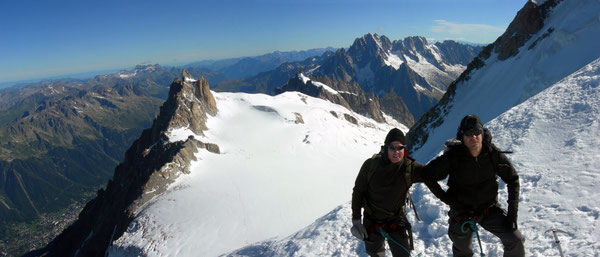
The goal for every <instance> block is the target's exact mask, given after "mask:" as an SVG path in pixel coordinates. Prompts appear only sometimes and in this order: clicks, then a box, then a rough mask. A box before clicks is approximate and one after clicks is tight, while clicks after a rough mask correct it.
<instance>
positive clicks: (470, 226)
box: [460, 217, 485, 257]
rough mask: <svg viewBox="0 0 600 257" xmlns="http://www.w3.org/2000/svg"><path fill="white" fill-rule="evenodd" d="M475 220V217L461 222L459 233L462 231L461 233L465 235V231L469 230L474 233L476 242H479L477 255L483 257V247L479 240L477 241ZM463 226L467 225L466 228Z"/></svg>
mask: <svg viewBox="0 0 600 257" xmlns="http://www.w3.org/2000/svg"><path fill="white" fill-rule="evenodd" d="M475 218H476V217H474V218H473V219H470V220H466V221H465V222H463V223H462V225H461V226H460V231H462V232H463V233H467V231H468V230H469V229H471V231H473V232H475V235H477V242H479V250H480V251H481V252H480V254H479V255H480V256H481V257H484V256H485V254H484V253H483V247H481V239H479V232H478V229H477V223H476V222H475ZM465 225H468V227H466V228H465Z"/></svg>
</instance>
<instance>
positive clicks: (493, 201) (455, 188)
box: [422, 115, 525, 257]
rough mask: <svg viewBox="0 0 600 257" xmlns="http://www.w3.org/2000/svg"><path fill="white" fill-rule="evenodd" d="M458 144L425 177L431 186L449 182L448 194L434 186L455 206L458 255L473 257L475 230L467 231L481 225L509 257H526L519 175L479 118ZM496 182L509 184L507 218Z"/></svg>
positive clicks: (451, 231)
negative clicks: (519, 216)
mask: <svg viewBox="0 0 600 257" xmlns="http://www.w3.org/2000/svg"><path fill="white" fill-rule="evenodd" d="M456 139H457V140H458V141H460V142H458V141H457V144H455V145H452V146H449V147H448V149H447V150H446V151H445V152H444V154H443V155H442V156H440V157H438V158H436V159H435V160H433V161H431V162H429V163H428V164H427V165H426V166H425V168H424V171H423V173H422V176H423V177H424V178H425V179H426V180H430V181H438V180H443V179H445V178H446V177H448V190H447V191H446V192H444V191H442V190H441V187H440V186H439V184H438V183H435V184H434V186H435V187H438V189H434V188H431V191H432V192H433V193H434V194H435V195H436V196H437V197H438V198H440V200H442V201H443V202H444V203H446V204H448V205H449V206H450V211H449V212H448V215H449V217H450V219H449V225H448V236H449V237H450V240H452V253H453V255H454V256H455V257H456V256H472V255H473V250H472V249H471V241H472V240H473V237H472V235H473V229H468V226H467V229H465V224H466V223H470V224H472V225H473V226H475V227H476V225H475V224H479V225H480V226H481V227H483V228H484V229H485V230H487V231H489V232H491V233H492V234H494V235H495V236H496V237H498V238H499V239H500V241H502V244H503V246H504V256H524V255H525V252H524V247H523V236H522V235H521V232H520V231H519V229H518V228H517V209H518V204H519V176H518V175H517V172H516V171H515V169H514V167H513V166H512V164H511V163H510V161H509V160H508V158H506V155H505V154H504V153H503V152H501V151H500V150H498V148H496V146H494V144H493V143H492V135H491V133H490V132H489V131H488V130H487V129H486V128H485V127H483V124H482V123H481V120H480V119H479V118H478V117H477V116H475V115H467V116H465V117H464V118H463V119H462V121H461V122H460V126H459V127H458V131H457V132H456ZM496 176H499V177H500V178H501V179H502V180H503V181H504V183H506V187H507V191H508V211H507V212H505V211H504V210H503V209H501V208H500V204H499V203H498V181H497V178H496ZM428 186H429V183H428ZM430 187H431V186H430ZM440 192H441V193H440ZM475 231H476V229H475Z"/></svg>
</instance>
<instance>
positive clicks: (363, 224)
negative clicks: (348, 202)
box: [351, 128, 439, 257]
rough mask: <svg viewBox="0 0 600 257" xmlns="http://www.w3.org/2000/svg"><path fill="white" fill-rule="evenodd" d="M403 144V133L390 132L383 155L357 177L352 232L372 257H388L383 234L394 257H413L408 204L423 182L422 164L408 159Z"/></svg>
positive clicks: (353, 196) (367, 164) (361, 169)
mask: <svg viewBox="0 0 600 257" xmlns="http://www.w3.org/2000/svg"><path fill="white" fill-rule="evenodd" d="M404 142H405V140H404V134H403V133H402V131H400V130H399V129H397V128H394V129H392V130H390V132H389V133H388V134H387V136H386V138H385V142H384V145H383V146H382V147H381V152H380V153H379V154H378V155H376V156H374V157H372V158H369V159H367V160H366V161H365V162H364V163H363V165H362V167H361V168H360V171H359V172H358V176H357V177H356V182H355V184H354V189H353V191H352V224H353V226H352V229H351V232H352V234H353V235H354V236H355V237H357V238H358V239H360V240H363V241H364V243H365V250H366V252H367V254H369V255H370V256H380V257H381V256H385V239H386V238H385V237H384V233H385V234H386V235H387V236H389V237H390V238H391V239H392V240H393V241H390V239H389V238H388V246H389V247H390V250H391V252H392V255H393V256H395V257H396V256H409V255H410V250H411V248H412V247H411V246H412V240H411V239H412V232H411V231H410V224H409V223H408V221H407V219H406V208H405V203H406V200H407V195H408V190H409V189H410V186H411V185H412V183H416V182H423V179H421V175H420V174H421V171H422V169H423V164H421V163H418V162H416V161H414V160H413V159H411V158H409V157H408V155H407V154H406V149H405V146H404ZM435 184H437V183H435ZM438 186H439V185H438ZM363 208H364V219H362V220H361V217H362V210H363ZM382 231H383V232H384V233H382ZM394 241H395V242H394Z"/></svg>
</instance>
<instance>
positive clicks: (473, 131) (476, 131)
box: [463, 129, 483, 137]
mask: <svg viewBox="0 0 600 257" xmlns="http://www.w3.org/2000/svg"><path fill="white" fill-rule="evenodd" d="M481 134H483V130H482V129H469V130H463V135H465V136H467V137H470V136H472V135H475V136H479V135H481Z"/></svg>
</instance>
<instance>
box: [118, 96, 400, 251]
mask: <svg viewBox="0 0 600 257" xmlns="http://www.w3.org/2000/svg"><path fill="white" fill-rule="evenodd" d="M214 95H215V99H216V102H217V107H218V110H219V113H218V115H217V116H216V117H209V119H208V121H207V124H206V125H207V127H208V130H206V131H204V133H205V137H203V136H199V135H194V136H195V137H196V138H199V139H201V140H202V141H208V142H213V143H216V144H218V145H219V147H220V150H221V154H212V153H209V152H205V153H202V152H203V151H200V153H198V154H196V157H197V158H198V161H197V162H194V163H192V164H191V165H192V166H191V167H192V168H191V173H190V174H189V175H181V176H180V177H179V179H178V180H177V181H176V182H175V183H174V184H172V185H171V186H170V188H169V190H168V191H167V192H166V193H165V194H163V195H161V196H159V197H156V198H155V199H154V200H152V201H151V202H149V203H148V204H147V205H146V206H144V207H143V208H140V209H139V211H138V213H136V217H135V219H134V220H133V222H132V223H131V224H130V226H129V228H128V229H127V231H126V232H125V234H124V235H123V236H121V237H120V238H119V239H118V240H116V241H115V242H114V244H113V246H112V247H111V248H110V249H109V251H108V252H109V255H110V256H132V255H139V254H143V255H145V256H217V255H219V254H224V253H227V252H229V251H232V250H234V249H238V248H240V247H243V246H245V245H248V244H251V243H254V242H257V241H261V240H266V239H269V238H276V237H284V236H287V235H289V234H290V233H292V232H294V231H297V230H299V229H301V228H303V227H305V226H307V225H309V224H310V223H311V222H313V221H314V220H315V219H316V218H318V217H320V216H322V215H323V214H324V213H327V212H329V211H331V210H332V209H333V208H335V207H336V206H339V205H340V204H343V203H344V202H347V201H348V199H349V197H350V195H351V192H352V187H353V184H354V179H355V176H356V173H357V172H358V169H359V168H360V165H361V164H362V162H363V161H364V160H365V159H366V158H369V157H370V156H371V155H372V154H373V153H376V152H377V151H378V150H379V146H380V145H381V143H382V141H383V139H384V138H385V135H386V134H387V132H388V131H389V129H391V128H392V127H399V128H400V129H402V130H403V131H407V130H408V128H406V127H405V126H403V125H401V124H397V123H396V124H391V125H390V124H384V123H377V122H375V121H373V120H371V119H368V118H365V117H363V116H360V115H357V114H355V113H353V112H351V111H349V110H348V109H346V108H344V107H342V106H339V105H335V104H332V103H330V102H327V101H324V100H321V99H317V98H313V97H308V96H306V95H303V94H300V93H297V92H287V93H283V94H280V95H277V96H274V97H273V96H267V95H262V94H255V95H250V94H240V93H215V94H214ZM388 118H389V117H388ZM389 120H392V119H389ZM190 135H193V132H192V131H191V130H189V129H186V128H181V129H175V130H173V131H171V133H170V140H171V141H177V140H184V139H187V138H188V136H190Z"/></svg>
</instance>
